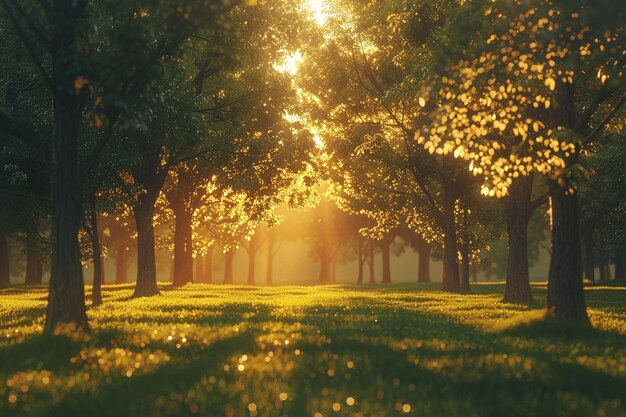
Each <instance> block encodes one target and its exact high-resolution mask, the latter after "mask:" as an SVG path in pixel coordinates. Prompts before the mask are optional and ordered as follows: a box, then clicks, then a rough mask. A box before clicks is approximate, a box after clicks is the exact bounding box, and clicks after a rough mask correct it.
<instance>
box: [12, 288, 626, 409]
mask: <svg viewBox="0 0 626 417" xmlns="http://www.w3.org/2000/svg"><path fill="white" fill-rule="evenodd" d="M474 292H475V294H474V295H470V296H459V295H450V294H442V293H440V292H438V291H436V286H435V285H426V286H419V287H418V286H391V287H367V286H366V287H362V288H357V287H339V286H328V287H274V288H256V287H243V286H201V285H195V286H187V287H184V288H182V289H173V288H171V287H164V288H163V291H162V295H161V296H159V297H155V298H150V299H140V300H130V299H129V296H130V294H131V288H130V286H122V287H120V286H117V287H107V288H106V289H105V300H104V302H105V304H104V305H103V306H101V307H98V308H96V309H91V310H90V311H89V317H90V320H91V323H92V326H93V329H94V330H93V332H92V334H91V335H89V336H88V335H84V334H79V333H76V332H73V331H72V330H71V329H64V330H63V331H61V332H60V334H59V335H57V336H45V335H41V334H40V331H41V327H42V324H43V316H44V306H45V298H46V292H45V290H44V289H31V290H28V291H27V290H23V289H15V290H5V291H1V292H0V416H2V417H4V416H20V415H42V416H43V415H45V416H60V417H61V416H62V417H69V416H116V417H117V416H182V415H184V416H187V415H200V416H227V417H236V416H290V417H320V416H323V417H330V416H353V417H371V416H377V417H383V416H400V415H413V416H420V417H425V416H434V417H444V416H463V417H471V416H524V417H529V416H564V417H565V416H568V417H571V416H584V417H591V416H598V417H601V416H626V337H625V336H626V289H624V288H610V287H596V288H588V289H587V292H586V295H587V299H588V303H589V306H590V314H591V318H592V322H593V324H594V329H593V330H584V329H580V328H576V327H574V326H571V327H570V326H566V327H555V326H554V325H553V324H551V323H550V322H545V321H538V322H534V323H530V324H529V323H528V322H529V321H533V320H537V319H539V318H540V315H541V314H540V313H538V312H537V311H536V310H533V309H538V308H540V307H541V303H540V302H539V301H538V302H537V303H536V305H532V306H514V305H504V304H502V303H500V294H501V293H502V286H501V285H493V284H492V285H486V284H485V285H477V286H475V287H474ZM535 295H536V298H537V299H538V300H542V299H543V297H544V295H545V291H544V290H543V289H542V288H536V289H535Z"/></svg>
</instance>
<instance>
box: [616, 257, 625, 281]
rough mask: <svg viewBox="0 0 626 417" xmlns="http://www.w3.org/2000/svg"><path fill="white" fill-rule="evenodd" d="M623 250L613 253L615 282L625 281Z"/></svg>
mask: <svg viewBox="0 0 626 417" xmlns="http://www.w3.org/2000/svg"><path fill="white" fill-rule="evenodd" d="M624 258H625V256H624V250H623V249H618V250H616V251H615V281H620V282H624V281H626V271H625V270H624V266H625V265H624V261H625V259H624Z"/></svg>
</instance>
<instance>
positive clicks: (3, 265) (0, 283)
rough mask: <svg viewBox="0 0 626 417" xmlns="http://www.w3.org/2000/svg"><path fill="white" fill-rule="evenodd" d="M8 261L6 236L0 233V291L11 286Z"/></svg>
mask: <svg viewBox="0 0 626 417" xmlns="http://www.w3.org/2000/svg"><path fill="white" fill-rule="evenodd" d="M9 259H10V258H9V243H8V239H7V236H6V234H5V233H4V232H1V231H0V289H1V288H9V287H10V286H11V278H10V277H11V274H10V273H11V271H10V268H9Z"/></svg>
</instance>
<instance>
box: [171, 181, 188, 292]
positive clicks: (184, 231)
mask: <svg viewBox="0 0 626 417" xmlns="http://www.w3.org/2000/svg"><path fill="white" fill-rule="evenodd" d="M171 206H172V211H173V212H174V215H175V217H176V219H175V222H174V279H173V284H174V285H175V286H181V285H185V284H186V283H188V282H193V242H192V228H191V221H192V216H193V212H192V207H191V188H190V184H189V180H188V177H187V174H186V173H185V172H184V171H182V170H181V171H180V172H178V184H177V188H176V192H175V197H174V201H171Z"/></svg>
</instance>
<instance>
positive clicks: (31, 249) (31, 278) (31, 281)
mask: <svg viewBox="0 0 626 417" xmlns="http://www.w3.org/2000/svg"><path fill="white" fill-rule="evenodd" d="M42 282H43V265H42V264H41V259H40V258H39V254H38V253H37V246H36V243H35V242H34V238H32V237H30V236H29V237H27V238H26V279H25V281H24V283H25V284H26V285H41V284H42Z"/></svg>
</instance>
